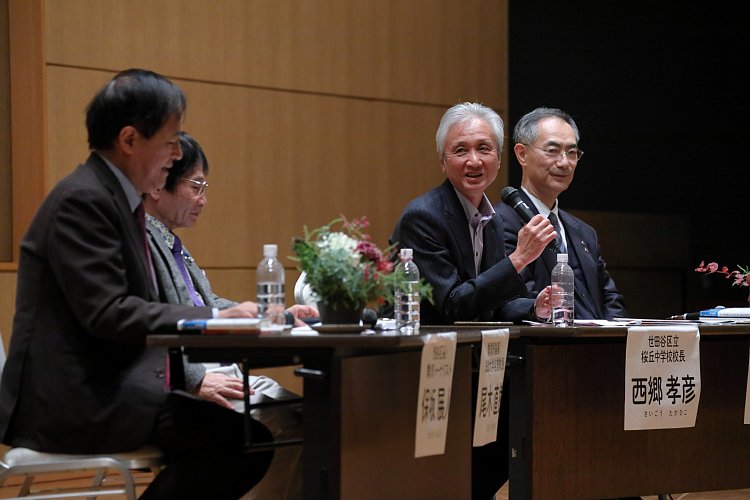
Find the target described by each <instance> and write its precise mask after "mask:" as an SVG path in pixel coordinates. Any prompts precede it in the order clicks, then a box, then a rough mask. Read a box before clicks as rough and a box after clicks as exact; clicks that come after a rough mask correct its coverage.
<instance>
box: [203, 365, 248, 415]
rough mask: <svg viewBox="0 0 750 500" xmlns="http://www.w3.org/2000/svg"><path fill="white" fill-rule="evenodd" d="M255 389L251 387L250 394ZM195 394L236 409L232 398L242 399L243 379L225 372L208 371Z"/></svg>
mask: <svg viewBox="0 0 750 500" xmlns="http://www.w3.org/2000/svg"><path fill="white" fill-rule="evenodd" d="M252 393H253V390H252V389H250V394H252ZM195 395H196V396H198V397H199V398H202V399H205V400H206V401H211V402H213V403H216V404H217V405H219V406H223V407H225V408H229V409H230V410H234V407H233V406H232V403H230V402H229V400H230V399H242V397H243V390H242V379H239V378H237V377H230V376H228V375H224V374H223V373H212V372H206V374H205V375H204V376H203V380H202V381H201V385H200V386H199V387H198V389H196V391H195Z"/></svg>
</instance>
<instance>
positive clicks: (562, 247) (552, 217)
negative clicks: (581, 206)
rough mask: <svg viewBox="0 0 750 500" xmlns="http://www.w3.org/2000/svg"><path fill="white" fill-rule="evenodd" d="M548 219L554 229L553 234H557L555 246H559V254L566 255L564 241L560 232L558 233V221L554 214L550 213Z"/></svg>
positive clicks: (566, 250)
mask: <svg viewBox="0 0 750 500" xmlns="http://www.w3.org/2000/svg"><path fill="white" fill-rule="evenodd" d="M548 219H549V221H550V222H551V223H552V227H554V228H555V232H556V233H557V237H555V240H557V244H558V245H559V246H560V253H568V249H567V247H566V246H565V240H564V239H563V237H562V231H560V219H558V218H557V215H555V212H550V213H549V217H548Z"/></svg>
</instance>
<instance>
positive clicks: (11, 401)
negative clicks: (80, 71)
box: [0, 70, 272, 499]
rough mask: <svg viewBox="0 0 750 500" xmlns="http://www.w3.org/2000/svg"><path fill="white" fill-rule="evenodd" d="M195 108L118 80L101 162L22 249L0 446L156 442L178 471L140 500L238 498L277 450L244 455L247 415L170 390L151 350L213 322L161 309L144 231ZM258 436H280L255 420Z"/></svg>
mask: <svg viewBox="0 0 750 500" xmlns="http://www.w3.org/2000/svg"><path fill="white" fill-rule="evenodd" d="M184 111H185V97H184V95H183V93H182V91H181V90H180V89H179V88H178V87H176V86H175V85H173V84H172V83H171V82H170V81H169V80H167V79H165V78H163V77H161V76H160V75H157V74H155V73H152V72H149V71H144V70H127V71H123V72H121V73H119V74H118V75H116V76H115V77H114V78H113V79H112V80H111V81H110V82H109V83H108V84H106V85H105V86H104V87H103V88H102V89H101V90H100V91H99V92H98V93H97V94H96V96H95V97H94V98H93V100H92V101H91V103H90V104H89V106H88V109H87V114H86V125H87V129H88V140H89V146H90V148H91V149H92V153H91V155H90V156H89V158H88V159H87V160H86V162H85V163H84V164H83V165H81V166H79V167H78V168H77V169H76V170H75V171H74V172H73V173H71V174H70V175H68V176H67V177H66V178H64V179H63V180H61V181H60V182H59V183H58V184H57V185H56V186H55V187H54V188H53V189H52V191H51V192H50V193H49V195H48V196H47V198H46V199H45V200H44V202H43V203H42V205H41V207H40V208H39V210H38V212H37V214H36V216H35V217H34V219H33V221H32V222H31V226H30V227H29V230H28V232H27V233H26V235H25V237H24V239H23V241H22V242H21V253H20V261H19V268H18V290H17V303H16V314H15V318H14V323H13V335H12V337H11V342H10V350H9V354H8V359H7V362H6V365H5V370H4V372H3V378H2V385H1V386H0V438H1V439H2V442H3V443H7V444H10V445H13V446H25V447H30V448H34V449H37V450H41V451H47V452H67V453H102V452H116V451H126V450H132V449H136V448H139V447H141V446H143V445H144V444H147V443H149V444H153V445H156V446H157V447H159V448H161V449H163V450H164V451H165V452H166V454H167V455H168V459H169V464H168V466H167V467H166V468H165V469H164V470H163V471H162V472H161V473H160V474H159V475H158V476H157V477H156V479H155V480H154V481H153V482H152V483H151V485H150V486H149V487H148V488H147V490H146V491H145V493H144V494H143V496H142V498H146V499H150V498H155V499H164V498H226V499H230V498H232V499H236V498H238V497H239V496H241V495H242V494H243V493H245V492H246V491H247V490H249V489H250V488H251V487H252V486H253V485H254V484H256V483H257V482H258V481H259V480H260V479H261V478H262V477H263V475H264V474H265V471H266V469H267V468H268V465H269V463H270V460H271V457H272V454H271V453H265V452H264V453H256V454H247V453H244V452H243V450H242V447H243V442H244V440H243V419H242V416H241V415H239V414H238V413H236V412H233V411H230V410H228V409H226V408H222V407H220V406H219V405H216V404H214V403H210V402H207V401H204V400H202V399H199V398H196V397H194V396H192V395H190V394H188V393H181V392H176V391H169V390H168V389H167V388H166V387H165V368H166V367H165V365H166V351H165V350H164V349H155V348H148V347H147V346H146V344H145V340H146V336H147V335H148V334H150V333H169V332H174V331H175V325H176V322H177V321H178V320H179V319H182V318H189V319H197V318H210V317H212V316H213V311H212V309H211V308H210V307H186V306H184V305H172V304H162V303H159V302H158V295H157V291H156V287H155V282H154V279H153V277H154V275H153V269H152V265H151V259H150V254H149V252H148V251H147V248H148V247H147V246H146V242H145V233H144V231H143V229H142V228H143V227H144V221H143V209H142V202H141V199H142V195H143V194H144V193H147V192H150V191H152V190H154V189H157V188H159V187H161V186H162V185H163V184H164V180H165V178H166V175H167V171H168V169H169V168H170V167H171V165H172V161H173V160H175V159H177V158H180V156H181V151H180V145H179V140H178V136H179V132H180V126H181V121H182V116H183V113H184ZM220 315H221V316H222V317H230V316H247V315H249V313H248V312H247V311H245V310H243V308H241V307H239V306H238V307H235V308H230V309H226V310H223V311H222V312H221V313H220ZM256 431H257V432H258V434H257V436H262V438H270V434H269V433H268V431H267V429H266V428H265V427H264V426H262V425H261V424H259V423H257V422H254V421H253V429H252V432H253V436H256V434H255V432H256Z"/></svg>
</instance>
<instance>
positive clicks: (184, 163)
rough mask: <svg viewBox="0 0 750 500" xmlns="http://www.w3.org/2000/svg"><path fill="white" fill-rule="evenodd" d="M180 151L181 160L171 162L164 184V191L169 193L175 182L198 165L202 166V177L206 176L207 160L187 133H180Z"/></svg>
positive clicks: (201, 149)
mask: <svg viewBox="0 0 750 500" xmlns="http://www.w3.org/2000/svg"><path fill="white" fill-rule="evenodd" d="M180 149H181V150H182V158H180V159H179V160H175V161H174V162H172V168H170V169H169V173H168V174H167V180H166V182H165V183H164V190H165V191H169V192H170V193H172V192H174V188H175V185H177V181H178V180H179V179H180V178H182V177H184V176H185V174H187V173H189V172H191V171H192V170H193V169H194V168H195V166H196V165H197V164H198V163H201V164H202V165H203V175H208V160H207V159H206V154H205V153H204V152H203V148H201V145H200V144H198V141H196V140H195V139H194V138H193V137H192V136H191V135H190V134H188V133H187V132H184V131H183V132H180Z"/></svg>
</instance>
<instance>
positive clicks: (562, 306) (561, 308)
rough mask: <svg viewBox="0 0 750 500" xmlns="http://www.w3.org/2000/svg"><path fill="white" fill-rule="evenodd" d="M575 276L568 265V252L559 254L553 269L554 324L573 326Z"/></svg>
mask: <svg viewBox="0 0 750 500" xmlns="http://www.w3.org/2000/svg"><path fill="white" fill-rule="evenodd" d="M574 280H575V278H574V275H573V269H572V268H571V267H570V266H569V265H568V254H566V253H559V254H557V265H555V267H554V269H552V277H551V280H550V281H551V282H552V324H554V325H555V326H563V327H564V326H573V318H574V316H575V312H574V311H575V284H574V283H575V282H574Z"/></svg>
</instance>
